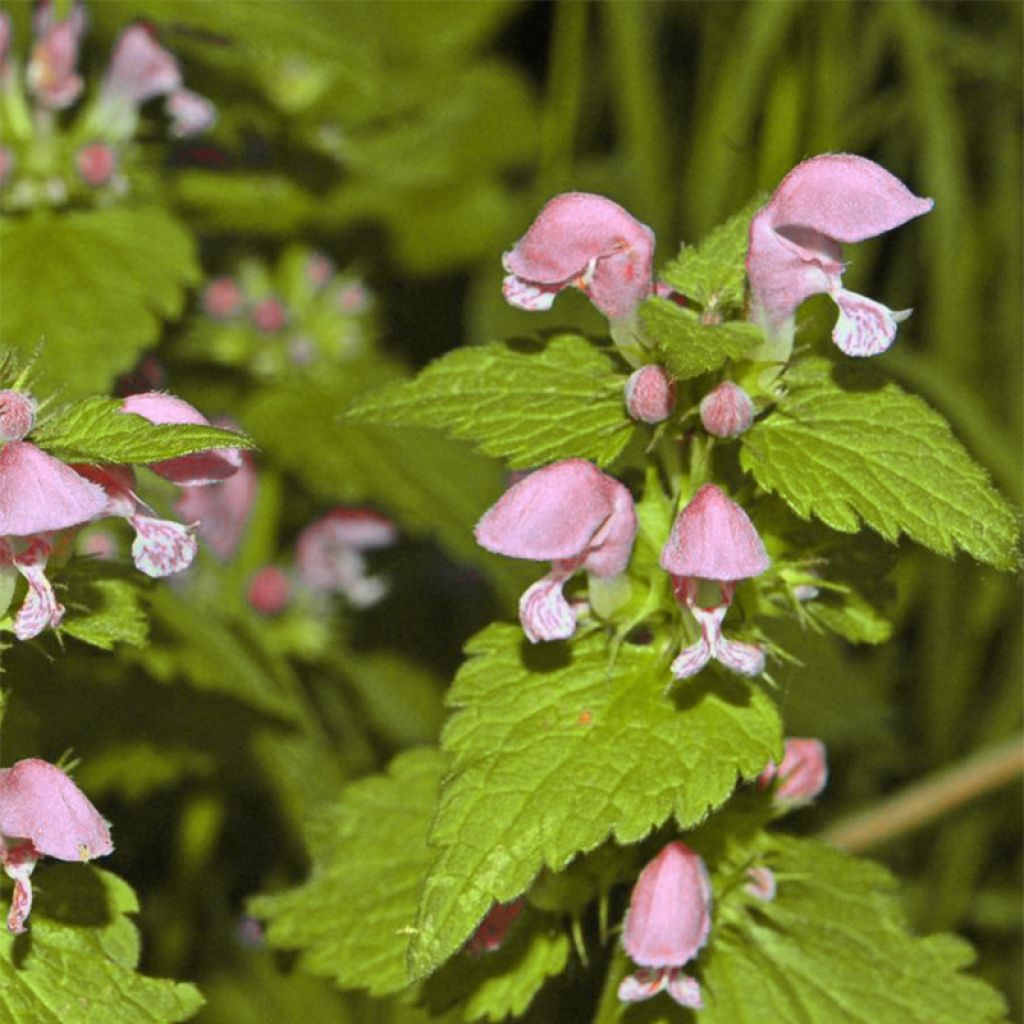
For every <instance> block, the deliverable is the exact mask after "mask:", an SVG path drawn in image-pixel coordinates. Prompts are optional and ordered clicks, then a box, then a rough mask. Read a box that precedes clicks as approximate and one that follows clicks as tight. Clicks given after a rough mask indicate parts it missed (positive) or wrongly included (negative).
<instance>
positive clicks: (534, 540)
mask: <svg viewBox="0 0 1024 1024" xmlns="http://www.w3.org/2000/svg"><path fill="white" fill-rule="evenodd" d="M636 530H637V519H636V511H635V509H634V508H633V498H632V495H631V494H630V493H629V491H628V489H627V488H626V487H624V486H623V485H622V484H621V483H619V481H618V480H615V479H613V478H612V477H610V476H607V475H606V474H605V473H602V472H601V471H600V470H599V469H598V468H597V467H596V466H595V465H593V463H590V462H587V461H586V460H584V459H566V460H565V461H564V462H556V463H554V464H553V465H551V466H547V467H545V468H544V469H539V470H537V471H536V472H535V473H531V474H530V475H529V476H527V477H525V478H524V479H522V480H520V481H519V482H518V483H517V484H515V485H514V486H513V487H511V488H510V489H509V490H507V491H506V492H505V494H504V495H502V497H501V498H499V499H498V501H497V503H496V504H494V505H493V506H492V507H491V508H490V509H488V510H487V512H485V513H484V516H483V518H482V519H481V520H480V522H479V523H477V526H476V531H475V533H476V539H477V542H478V543H479V544H480V545H481V546H483V547H485V548H487V550H488V551H494V552H497V553H498V554H501V555H509V556H511V557H512V558H525V559H528V560H530V561H535V562H548V561H550V562H551V563H552V567H551V572H549V573H548V574H547V575H546V576H545V577H544V578H543V579H541V580H539V581H538V582H536V583H534V584H533V586H531V587H530V588H529V589H527V590H526V592H525V593H524V594H523V596H522V597H521V598H520V599H519V621H520V622H521V623H522V624H523V630H524V631H525V632H526V635H527V637H529V639H530V641H531V642H532V643H537V642H538V641H539V640H564V639H566V638H567V637H570V636H572V634H573V632H575V629H576V614H575V612H574V611H573V609H572V607H571V606H570V605H569V602H568V601H566V599H565V596H564V594H563V593H562V587H563V586H564V585H565V583H566V581H567V580H568V579H569V577H570V576H572V575H573V573H575V572H576V571H577V570H579V569H585V570H587V572H590V573H593V574H594V575H595V576H601V577H608V576H617V575H618V574H619V573H621V572H623V570H625V568H626V566H627V565H628V564H629V558H630V555H631V553H632V551H633V540H634V538H635V537H636Z"/></svg>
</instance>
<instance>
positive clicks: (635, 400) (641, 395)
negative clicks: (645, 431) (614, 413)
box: [626, 363, 676, 423]
mask: <svg viewBox="0 0 1024 1024" xmlns="http://www.w3.org/2000/svg"><path fill="white" fill-rule="evenodd" d="M675 407H676V388H675V383H674V382H673V381H672V379H671V378H670V377H669V375H668V374H667V373H666V372H665V371H664V370H663V369H662V368H661V367H660V366H656V365H655V364H654V363H648V364H647V365H646V366H641V367H640V369H639V370H634V371H633V372H632V373H631V374H630V376H629V380H627V381H626V410H627V411H628V412H629V415H630V416H631V417H632V418H633V419H635V420H640V422H641V423H661V422H662V421H663V420H667V419H668V418H669V416H671V415H672V410H673V409H675Z"/></svg>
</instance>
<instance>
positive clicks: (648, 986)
mask: <svg viewBox="0 0 1024 1024" xmlns="http://www.w3.org/2000/svg"><path fill="white" fill-rule="evenodd" d="M710 930H711V881H710V879H709V878H708V872H707V868H706V867H705V866H704V861H703V860H702V859H701V857H700V856H699V855H698V854H697V853H695V852H694V851H693V850H691V849H690V847H689V846H687V845H686V843H684V842H682V841H681V840H677V841H676V842H673V843H669V844H668V846H666V847H665V848H664V849H663V850H662V851H661V853H659V854H658V856H657V857H655V858H654V860H652V861H651V862H650V864H648V865H647V867H645V868H644V869H643V871H641V872H640V877H639V878H638V879H637V881H636V885H635V886H634V887H633V895H632V896H631V897H630V901H629V910H628V911H627V913H626V922H625V926H624V928H623V932H622V945H623V946H624V947H625V950H626V952H627V953H628V954H629V958H630V959H631V960H632V961H633V962H634V963H636V964H639V965H640V970H637V971H634V972H633V973H632V974H630V975H628V976H627V977H626V978H624V979H623V980H622V982H621V984H620V985H619V999H621V1000H622V1001H623V1002H626V1003H635V1002H639V1001H640V1000H642V999H650V998H651V997H652V996H656V995H657V994H658V993H659V992H668V994H669V995H670V996H671V997H672V998H673V999H674V1000H675V1001H676V1002H677V1003H678V1004H679V1005H680V1006H688V1007H690V1008H692V1009H698V1010H699V1009H700V1008H701V1007H702V1006H703V1005H704V1002H703V1000H702V998H701V991H700V984H699V982H698V981H697V979H696V978H692V977H690V976H688V975H687V974H684V973H683V967H685V966H686V964H688V963H689V962H690V961H691V960H692V959H693V958H694V957H695V956H696V955H697V953H698V952H699V950H700V949H701V947H702V946H703V945H704V943H705V942H706V941H707V937H708V932H709V931H710Z"/></svg>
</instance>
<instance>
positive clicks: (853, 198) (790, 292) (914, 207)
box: [747, 153, 934, 359]
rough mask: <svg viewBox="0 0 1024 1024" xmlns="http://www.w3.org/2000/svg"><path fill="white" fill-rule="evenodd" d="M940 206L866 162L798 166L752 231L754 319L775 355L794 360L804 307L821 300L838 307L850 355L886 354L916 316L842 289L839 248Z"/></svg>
mask: <svg viewBox="0 0 1024 1024" xmlns="http://www.w3.org/2000/svg"><path fill="white" fill-rule="evenodd" d="M933 205H934V202H933V200H931V199H922V198H921V197H919V196H915V195H914V194H913V193H912V192H911V191H910V190H909V189H908V188H907V187H906V186H905V185H904V184H903V183H902V182H901V181H900V180H899V179H898V178H896V177H894V176H893V175H892V174H890V173H889V172H888V171H887V170H885V168H883V167H880V166H879V165H878V164H876V163H874V162H873V161H871V160H867V159H865V158H864V157H861V156H854V155H852V154H850V153H828V154H825V155H823V156H816V157H812V158H811V159H810V160H805V161H804V162H803V163H801V164H798V165H797V166H796V167H794V168H793V170H792V171H790V172H789V174H787V175H786V177H785V178H783V180H782V183H781V184H780V185H779V187H778V188H777V189H776V190H775V193H774V194H773V195H772V197H771V199H770V200H769V201H768V203H767V204H766V205H765V206H763V207H762V208H761V209H760V210H759V211H758V213H757V215H756V216H755V217H754V219H753V221H751V224H750V247H749V249H748V251H747V274H748V276H749V278H750V286H751V297H752V313H753V319H754V320H756V321H758V322H759V323H760V324H761V326H762V327H763V328H764V330H765V332H766V333H767V335H768V337H769V346H768V348H769V350H770V352H771V354H772V356H773V357H775V356H777V355H778V356H781V357H782V358H783V359H784V358H785V357H787V356H788V355H789V352H790V351H791V349H792V346H793V327H794V316H795V313H796V310H797V307H798V306H799V305H800V303H801V302H803V301H804V299H806V298H808V297H809V296H811V295H818V294H827V295H830V296H831V297H832V299H833V300H834V302H835V303H836V305H837V306H838V307H839V319H838V320H837V321H836V326H835V329H834V330H833V332H832V340H833V341H834V342H835V343H836V345H838V346H839V348H840V349H842V351H843V352H845V353H846V354H847V355H850V356H873V355H877V354H878V353H880V352H884V351H885V350H886V349H887V348H888V347H889V346H890V345H891V344H892V342H893V339H894V338H895V337H896V326H897V324H899V323H900V321H902V320H904V319H906V318H907V317H908V316H909V315H910V313H911V311H910V310H909V309H908V310H903V311H900V312H893V311H892V310H890V309H888V308H886V307H885V306H883V305H882V304H881V303H879V302H875V301H874V300H872V299H868V298H865V297H864V296H863V295H857V294H855V293H854V292H850V291H847V290H846V289H845V288H843V270H844V264H843V259H842V250H841V248H840V243H843V242H861V241H864V239H867V238H873V237H874V236H875V235H881V234H884V233H885V232H886V231H891V230H892V229H893V228H896V227H899V226H900V225H901V224H905V223H906V222H907V221H908V220H912V219H913V218H914V217H919V216H921V214H924V213H927V212H928V211H929V210H930V209H931V208H932V206H933Z"/></svg>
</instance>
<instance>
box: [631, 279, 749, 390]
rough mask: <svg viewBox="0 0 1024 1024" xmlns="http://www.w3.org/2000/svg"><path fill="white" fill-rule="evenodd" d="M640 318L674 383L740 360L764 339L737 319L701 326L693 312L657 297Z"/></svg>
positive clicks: (641, 313)
mask: <svg viewBox="0 0 1024 1024" xmlns="http://www.w3.org/2000/svg"><path fill="white" fill-rule="evenodd" d="M640 318H641V320H642V321H643V325H644V330H645V331H646V333H647V335H648V337H649V338H650V339H651V340H652V341H653V342H654V343H655V345H656V346H657V349H658V352H659V353H660V356H661V360H662V362H663V363H664V365H665V367H666V369H668V371H669V373H671V374H672V376H673V377H675V378H676V379H677V380H688V379H689V378H690V377H699V376H700V375H701V374H702V373H708V372H710V371H711V370H717V369H718V368H719V367H720V366H723V365H724V364H725V363H726V362H727V361H728V360H729V359H742V358H744V357H745V356H746V355H748V353H749V352H750V351H751V350H752V349H753V348H754V347H755V346H756V345H758V344H760V343H761V342H762V341H763V340H764V336H763V334H762V333H761V329H760V328H759V327H756V326H754V324H748V323H743V322H741V321H738V320H728V321H726V322H725V323H721V324H703V323H701V322H700V318H699V317H698V316H697V314H696V313H694V312H693V311H692V310H689V309H683V308H681V307H680V306H677V305H676V304H675V303H674V302H670V301H669V300H668V299H662V298H658V297H655V298H652V299H648V300H647V301H646V302H645V303H644V304H643V305H642V306H641V307H640Z"/></svg>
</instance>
